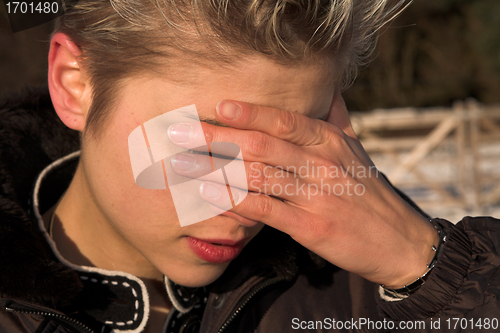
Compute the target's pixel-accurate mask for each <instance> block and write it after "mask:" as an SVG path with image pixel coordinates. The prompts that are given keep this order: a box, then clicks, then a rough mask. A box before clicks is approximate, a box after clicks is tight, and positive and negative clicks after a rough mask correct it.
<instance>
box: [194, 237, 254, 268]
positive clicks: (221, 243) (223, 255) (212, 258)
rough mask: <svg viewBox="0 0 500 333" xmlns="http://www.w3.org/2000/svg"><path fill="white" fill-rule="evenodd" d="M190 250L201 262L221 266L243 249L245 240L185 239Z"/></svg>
mask: <svg viewBox="0 0 500 333" xmlns="http://www.w3.org/2000/svg"><path fill="white" fill-rule="evenodd" d="M186 240H187V242H188V245H189V247H190V248H191V250H192V251H193V252H194V253H195V254H196V255H197V256H198V257H199V258H200V259H202V260H205V261H208V262H211V263H214V264H222V263H225V262H229V261H231V260H234V259H235V258H236V257H237V256H238V255H239V254H240V252H241V250H242V249H243V246H244V245H245V240H246V239H242V240H239V241H234V240H229V239H198V238H194V237H186Z"/></svg>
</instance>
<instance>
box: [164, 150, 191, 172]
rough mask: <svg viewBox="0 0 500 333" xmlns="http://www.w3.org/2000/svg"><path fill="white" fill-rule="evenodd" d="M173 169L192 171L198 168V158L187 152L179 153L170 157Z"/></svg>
mask: <svg viewBox="0 0 500 333" xmlns="http://www.w3.org/2000/svg"><path fill="white" fill-rule="evenodd" d="M170 164H171V165H172V169H174V171H175V170H177V171H191V170H194V168H196V159H195V158H194V157H193V156H191V155H187V154H177V155H175V156H174V157H172V158H171V159H170Z"/></svg>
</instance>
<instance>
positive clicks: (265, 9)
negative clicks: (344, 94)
mask: <svg viewBox="0 0 500 333" xmlns="http://www.w3.org/2000/svg"><path fill="white" fill-rule="evenodd" d="M406 3H408V1H407V0H394V1H391V0H107V1H105V0H82V1H78V2H76V4H74V5H73V6H72V7H71V8H69V9H68V10H67V12H66V13H65V14H64V15H63V16H61V17H59V19H58V20H57V23H56V27H55V30H54V32H64V33H66V34H67V35H68V36H69V37H70V38H72V39H73V41H74V42H75V43H76V44H77V45H78V46H79V47H80V48H81V50H82V61H83V64H84V65H85V66H86V68H87V70H88V71H89V74H90V77H91V80H92V85H93V88H94V89H93V92H94V96H93V102H92V106H91V109H90V113H89V118H88V121H87V126H86V127H87V128H95V129H96V130H97V129H98V128H99V127H101V126H100V125H99V126H98V124H100V123H102V122H103V121H104V119H105V117H106V114H107V113H108V111H109V109H110V106H111V105H112V103H113V101H114V99H115V98H116V95H117V94H116V93H117V91H118V90H119V87H120V82H123V80H125V79H126V78H127V77H130V76H131V75H133V74H134V73H138V72H142V71H145V70H149V71H152V72H156V71H158V70H157V68H158V67H159V66H158V64H159V61H161V59H163V60H165V59H168V58H169V57H170V59H174V58H175V55H179V54H182V55H183V56H189V60H192V61H198V62H202V63H203V62H207V61H209V62H218V63H221V64H225V65H231V64H232V63H234V62H235V57H234V56H235V55H238V54H239V55H241V54H243V55H245V54H252V53H260V54H262V55H265V56H266V57H268V58H270V59H273V60H274V61H276V62H278V63H281V64H288V65H293V64H295V63H298V62H301V61H307V60H310V59H313V58H315V57H317V56H320V57H327V58H328V57H329V58H331V59H332V61H334V62H335V64H336V66H337V68H336V72H337V73H341V83H340V84H341V85H342V88H345V87H347V86H348V85H349V84H350V83H351V82H352V80H353V78H354V77H355V76H356V74H357V70H358V68H359V66H360V65H363V64H365V63H366V62H367V59H368V57H369V56H370V54H371V52H372V51H373V49H374V46H375V43H376V39H377V32H378V31H379V30H380V28H381V27H382V26H383V25H384V24H385V23H387V22H388V21H390V20H391V19H392V18H394V17H395V16H396V15H397V14H398V13H399V12H400V11H401V10H402V9H404V6H405V4H406ZM184 58H185V57H184ZM167 63H168V61H167Z"/></svg>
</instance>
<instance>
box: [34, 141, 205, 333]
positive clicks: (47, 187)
mask: <svg viewBox="0 0 500 333" xmlns="http://www.w3.org/2000/svg"><path fill="white" fill-rule="evenodd" d="M79 156H80V152H79V151H77V152H74V153H71V154H69V155H67V156H65V157H62V158H60V159H58V160H56V161H54V162H53V163H51V164H50V165H48V166H47V167H46V168H45V169H44V170H43V171H42V172H41V173H40V175H39V176H38V178H37V181H36V183H35V188H34V191H33V200H32V202H33V214H34V215H35V217H36V219H37V221H38V227H39V229H40V232H41V233H42V234H43V236H44V238H45V240H46V241H47V243H48V244H49V245H50V248H51V249H52V252H53V255H54V256H55V258H56V259H57V260H58V261H59V262H61V263H63V264H64V265H66V266H67V267H69V268H71V269H72V270H74V271H75V272H77V274H78V277H79V279H80V281H81V283H82V285H83V292H82V293H81V295H80V299H79V302H80V303H81V304H83V305H84V309H82V310H84V311H85V312H86V313H87V314H89V315H90V316H91V317H93V318H94V319H96V320H97V321H98V322H102V323H104V324H106V325H107V326H109V327H111V328H113V329H114V330H115V331H119V332H121V331H122V332H130V333H133V332H141V331H142V330H143V329H144V327H145V326H146V323H147V319H148V317H149V296H148V291H147V289H146V286H145V285H144V283H143V281H142V280H141V279H139V278H137V277H136V276H134V275H132V274H128V273H125V272H120V271H109V270H105V269H101V268H97V267H88V266H78V265H74V264H72V263H70V262H69V261H67V260H66V259H65V258H64V257H63V256H62V255H61V253H60V252H59V251H58V249H57V246H56V244H55V243H54V241H53V240H52V238H51V237H50V236H49V233H48V232H47V230H46V228H45V224H44V221H43V219H42V213H43V212H44V211H46V210H48V209H49V208H50V207H52V206H53V205H54V204H55V202H56V201H54V200H57V198H58V197H60V196H61V195H62V194H63V193H64V190H65V189H66V188H67V186H69V182H70V180H71V177H72V174H74V171H75V170H76V166H77V164H78V158H79ZM55 189H56V190H55ZM165 287H166V290H167V293H168V295H169V297H170V300H171V302H172V304H173V306H174V307H175V309H176V310H177V311H178V312H180V313H187V312H189V311H190V310H192V309H193V308H194V307H195V306H196V307H197V308H199V307H201V306H202V305H203V306H204V304H205V302H206V300H207V297H208V293H207V291H206V288H187V287H183V286H180V285H178V284H175V283H174V282H172V281H170V280H169V279H168V278H167V277H165Z"/></svg>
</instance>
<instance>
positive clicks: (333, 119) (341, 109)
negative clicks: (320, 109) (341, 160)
mask: <svg viewBox="0 0 500 333" xmlns="http://www.w3.org/2000/svg"><path fill="white" fill-rule="evenodd" d="M326 122H327V123H330V124H333V125H335V126H337V127H338V128H340V129H341V130H342V131H344V133H345V134H347V135H348V136H349V137H351V138H352V139H354V140H355V141H356V142H358V143H359V140H358V137H357V136H356V133H354V129H353V128H352V125H351V120H350V119H349V112H348V111H347V107H346V105H345V102H344V98H343V97H342V94H341V92H340V90H337V91H336V92H335V94H334V95H333V100H332V105H331V106H330V112H329V113H328V116H327V117H326Z"/></svg>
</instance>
